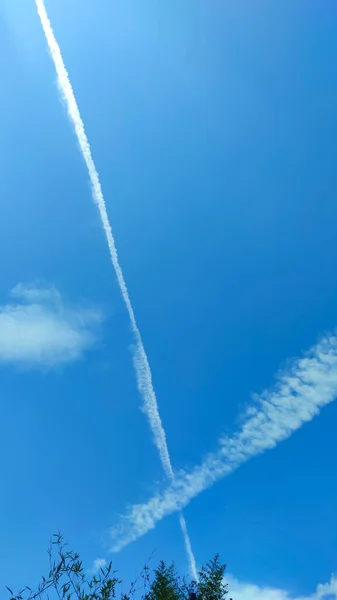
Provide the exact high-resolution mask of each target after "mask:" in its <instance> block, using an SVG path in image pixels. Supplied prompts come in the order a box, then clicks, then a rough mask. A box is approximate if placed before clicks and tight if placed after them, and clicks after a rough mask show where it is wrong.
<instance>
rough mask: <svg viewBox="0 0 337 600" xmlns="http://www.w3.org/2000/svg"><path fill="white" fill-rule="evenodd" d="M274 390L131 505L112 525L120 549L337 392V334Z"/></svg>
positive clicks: (298, 424)
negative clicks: (166, 482) (191, 463)
mask: <svg viewBox="0 0 337 600" xmlns="http://www.w3.org/2000/svg"><path fill="white" fill-rule="evenodd" d="M277 379H278V381H277V384H276V385H275V387H274V388H272V389H271V390H267V391H265V392H263V393H262V394H261V395H260V396H255V397H254V400H255V401H257V402H258V404H257V406H253V407H251V408H250V409H249V410H248V411H247V413H246V418H245V421H244V424H243V426H242V428H241V430H240V431H238V433H236V434H234V435H233V437H231V438H228V437H222V438H221V439H220V441H219V447H218V450H217V451H216V452H213V453H211V454H208V455H207V456H206V458H205V459H204V461H203V462H202V463H201V464H200V465H198V466H197V467H195V468H194V469H193V470H192V471H190V472H184V471H180V472H179V473H176V477H175V480H174V482H173V483H172V484H171V485H170V486H169V487H168V488H166V489H165V490H164V491H163V492H161V493H158V494H157V495H155V496H154V497H153V498H151V499H150V500H149V501H148V502H147V503H145V504H136V505H134V506H132V507H131V508H130V509H129V510H128V511H127V513H126V514H125V515H124V517H122V521H121V523H120V524H119V525H117V527H114V528H112V530H111V535H112V538H113V540H114V546H113V548H112V550H113V551H118V550H120V549H121V548H123V547H124V546H126V545H127V544H129V543H130V542H132V541H134V540H136V539H137V538H138V537H140V536H141V535H143V534H145V533H147V531H149V530H150V529H153V528H154V527H155V524H156V522H157V521H159V520H160V519H162V518H163V517H165V516H167V515H169V514H172V513H174V512H176V511H180V510H182V508H184V506H186V505H187V504H188V503H189V502H190V501H191V500H192V498H194V497H195V496H197V495H198V494H200V492H202V491H204V490H205V489H207V488H209V487H211V486H212V485H213V484H214V483H215V482H216V481H218V480H219V479H221V478H222V477H225V476H227V475H230V473H232V472H233V471H234V470H235V469H237V468H238V467H239V466H240V465H242V464H243V463H245V462H247V461H248V460H249V459H251V458H253V457H254V456H257V455H258V454H261V453H262V452H264V451H265V450H268V449H270V448H273V447H274V446H276V444H277V443H279V442H281V441H282V440H285V439H287V438H288V437H289V436H290V435H291V434H292V433H293V432H294V431H296V430H297V429H299V428H300V427H301V426H302V425H303V424H304V423H306V422H307V421H311V420H312V419H313V418H314V417H315V416H316V415H317V414H318V413H319V412H320V410H321V408H322V407H323V406H325V405H326V404H329V403H330V402H332V401H333V400H334V399H335V398H336V396H337V337H336V334H333V335H329V336H326V337H324V338H323V339H321V340H320V342H319V343H318V344H317V345H316V346H314V347H313V348H311V349H310V350H309V352H308V353H307V354H306V355H305V356H304V357H303V358H300V359H296V360H295V361H293V363H292V365H291V366H290V367H289V368H287V370H286V371H285V372H282V373H281V374H279V376H278V378H277Z"/></svg>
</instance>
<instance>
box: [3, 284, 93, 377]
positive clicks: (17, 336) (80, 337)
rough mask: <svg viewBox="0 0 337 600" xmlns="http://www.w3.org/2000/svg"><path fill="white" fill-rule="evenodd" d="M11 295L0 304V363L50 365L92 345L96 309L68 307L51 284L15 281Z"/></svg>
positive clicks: (70, 359)
mask: <svg viewBox="0 0 337 600" xmlns="http://www.w3.org/2000/svg"><path fill="white" fill-rule="evenodd" d="M11 297H12V301H11V302H10V303H9V304H6V305H2V306H1V305H0V364H1V363H2V364H16V365H21V366H26V367H47V368H52V367H56V366H60V365H65V364H67V363H71V362H74V361H76V360H79V359H81V358H82V357H83V355H84V353H85V352H86V351H87V350H90V349H91V348H93V347H94V346H95V344H96V342H97V339H98V334H99V326H100V324H101V323H102V320H103V316H102V314H101V312H100V311H98V310H92V309H91V310H88V309H84V308H82V307H74V306H68V305H67V304H66V303H65V302H64V301H63V299H62V296H61V294H60V293H59V292H58V290H56V289H55V288H54V287H41V286H33V285H31V286H25V285H23V284H19V285H17V286H16V287H15V288H13V290H12V291H11Z"/></svg>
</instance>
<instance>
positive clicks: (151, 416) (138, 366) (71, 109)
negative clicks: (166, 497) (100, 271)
mask: <svg viewBox="0 0 337 600" xmlns="http://www.w3.org/2000/svg"><path fill="white" fill-rule="evenodd" d="M35 3H36V7H37V11H38V14H39V17H40V21H41V25H42V28H43V31H44V34H45V37H46V40H47V43H48V47H49V52H50V54H51V57H52V59H53V62H54V66H55V70H56V73H57V83H58V87H59V91H60V94H61V97H62V98H63V100H64V101H65V104H66V107H67V111H68V116H69V119H70V121H71V123H72V124H73V126H74V129H75V133H76V137H77V140H78V143H79V146H80V150H81V153H82V156H83V158H84V161H85V164H86V166H87V169H88V174H89V177H90V181H91V187H92V195H93V199H94V202H95V203H96V204H97V207H98V211H99V214H100V217H101V221H102V225H103V229H104V232H105V235H106V239H107V242H108V247H109V252H110V257H111V262H112V264H113V267H114V269H115V273H116V277H117V282H118V285H119V288H120V291H121V294H122V297H123V300H124V303H125V306H126V309H127V312H128V315H129V318H130V322H131V327H132V332H133V335H134V337H135V341H136V348H135V353H134V365H135V371H136V377H137V384H138V389H139V392H140V394H141V397H142V400H143V410H144V412H145V414H146V416H147V418H148V420H149V423H150V427H151V430H152V432H153V436H154V442H155V445H156V446H157V449H158V452H159V456H160V460H161V463H162V466H163V469H164V472H165V474H166V476H167V477H168V479H169V480H170V481H171V482H173V481H174V473H173V469H172V465H171V460H170V455H169V451H168V447H167V442H166V435H165V431H164V428H163V425H162V422H161V418H160V415H159V410H158V403H157V398H156V394H155V391H154V388H153V384H152V374H151V369H150V365H149V361H148V358H147V355H146V352H145V348H144V345H143V342H142V338H141V335H140V331H139V329H138V326H137V323H136V318H135V315H134V312H133V308H132V305H131V301H130V297H129V293H128V290H127V287H126V283H125V280H124V276H123V272H122V269H121V267H120V264H119V260H118V254H117V249H116V244H115V240H114V238H113V235H112V231H111V226H110V222H109V217H108V213H107V210H106V205H105V200H104V196H103V192H102V188H101V184H100V180H99V175H98V172H97V169H96V166H95V163H94V160H93V157H92V154H91V149H90V144H89V141H88V138H87V135H86V132H85V129H84V123H83V120H82V117H81V114H80V111H79V108H78V106H77V102H76V98H75V95H74V91H73V88H72V85H71V83H70V79H69V75H68V72H67V69H66V67H65V64H64V62H63V58H62V54H61V50H60V47H59V45H58V42H57V40H56V38H55V35H54V32H53V29H52V26H51V23H50V20H49V17H48V14H47V11H46V7H45V4H44V1H43V0H35ZM182 518H183V517H182ZM180 523H181V524H182V523H184V526H183V527H182V532H183V536H184V541H185V546H186V550H187V553H188V556H189V558H191V556H193V554H192V549H191V543H190V539H189V536H188V533H187V529H186V523H185V521H184V520H183V521H182V520H180ZM193 561H194V557H193ZM193 561H192V562H191V569H192V571H193V566H194V565H195V561H194V562H193ZM194 570H195V569H194ZM195 574H196V573H193V575H195Z"/></svg>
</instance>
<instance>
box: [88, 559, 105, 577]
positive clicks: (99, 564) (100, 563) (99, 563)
mask: <svg viewBox="0 0 337 600" xmlns="http://www.w3.org/2000/svg"><path fill="white" fill-rule="evenodd" d="M106 566H107V561H106V560H105V558H95V560H94V562H93V563H92V567H91V569H90V572H91V573H93V574H94V575H95V573H98V571H100V569H104V567H106Z"/></svg>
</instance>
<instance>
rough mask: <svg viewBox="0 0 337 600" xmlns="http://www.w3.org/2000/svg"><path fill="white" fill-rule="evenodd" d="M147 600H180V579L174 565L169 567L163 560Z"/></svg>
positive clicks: (155, 573)
mask: <svg viewBox="0 0 337 600" xmlns="http://www.w3.org/2000/svg"><path fill="white" fill-rule="evenodd" d="M145 598H146V600H180V590H179V578H178V576H177V572H176V569H175V566H174V564H173V563H172V564H171V565H170V566H169V567H167V566H166V565H165V563H164V561H163V560H161V561H160V563H159V567H158V568H157V569H155V571H154V579H153V581H152V583H151V586H150V590H149V592H148V593H147V594H146V596H145Z"/></svg>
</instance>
